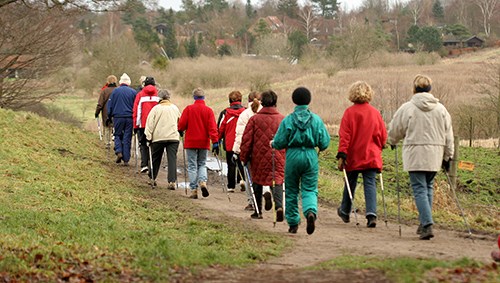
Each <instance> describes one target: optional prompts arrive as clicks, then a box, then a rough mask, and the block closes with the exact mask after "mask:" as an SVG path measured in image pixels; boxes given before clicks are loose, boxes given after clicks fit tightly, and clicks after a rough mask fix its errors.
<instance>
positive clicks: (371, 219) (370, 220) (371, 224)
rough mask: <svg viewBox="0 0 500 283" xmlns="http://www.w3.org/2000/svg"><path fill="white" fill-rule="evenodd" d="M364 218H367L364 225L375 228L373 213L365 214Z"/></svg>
mask: <svg viewBox="0 0 500 283" xmlns="http://www.w3.org/2000/svg"><path fill="white" fill-rule="evenodd" d="M366 219H367V222H366V227H368V228H375V227H377V216H375V215H367V216H366Z"/></svg>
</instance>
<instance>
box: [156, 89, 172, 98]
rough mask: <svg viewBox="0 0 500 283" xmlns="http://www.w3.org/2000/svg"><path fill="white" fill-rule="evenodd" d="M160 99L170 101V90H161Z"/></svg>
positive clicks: (159, 92)
mask: <svg viewBox="0 0 500 283" xmlns="http://www.w3.org/2000/svg"><path fill="white" fill-rule="evenodd" d="M158 97H159V98H160V99H161V100H170V93H169V92H168V90H166V89H160V90H159V91H158Z"/></svg>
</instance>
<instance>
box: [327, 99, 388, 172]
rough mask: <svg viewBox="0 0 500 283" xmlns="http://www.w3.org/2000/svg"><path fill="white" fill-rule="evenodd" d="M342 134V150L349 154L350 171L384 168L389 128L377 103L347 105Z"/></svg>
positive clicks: (340, 147)
mask: <svg viewBox="0 0 500 283" xmlns="http://www.w3.org/2000/svg"><path fill="white" fill-rule="evenodd" d="M339 137H340V141H339V149H338V152H339V153H345V154H346V155H347V165H346V166H345V169H346V171H355V170H365V169H378V170H382V149H383V147H384V145H385V143H386V141H387V131H386V129H385V124H384V121H383V120H382V116H381V115H380V112H379V111H378V110H377V109H375V107H373V106H371V105H370V104H369V103H362V104H354V105H352V106H351V107H349V108H347V109H346V110H345V112H344V115H343V116H342V121H341V123H340V130H339ZM337 156H338V155H337Z"/></svg>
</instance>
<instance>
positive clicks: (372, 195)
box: [340, 169, 377, 216]
mask: <svg viewBox="0 0 500 283" xmlns="http://www.w3.org/2000/svg"><path fill="white" fill-rule="evenodd" d="M359 173H361V175H363V188H364V191H365V205H366V216H368V215H373V216H377V185H376V183H375V182H376V178H377V170H376V169H367V170H362V171H350V172H347V179H348V180H349V186H350V188H351V193H352V198H353V199H354V193H355V192H356V185H357V184H358V175H359ZM351 210H352V203H351V198H350V197H349V192H348V191H347V186H346V185H344V193H343V195H342V204H341V205H340V212H342V213H343V214H345V215H349V214H350V213H351Z"/></svg>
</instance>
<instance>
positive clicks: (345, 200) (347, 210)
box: [339, 171, 359, 222]
mask: <svg viewBox="0 0 500 283" xmlns="http://www.w3.org/2000/svg"><path fill="white" fill-rule="evenodd" d="M358 174H359V171H349V172H347V180H349V187H350V189H351V194H352V197H353V199H354V193H355V192H356V186H357V185H358ZM344 183H345V182H344ZM351 210H352V202H351V197H350V195H349V191H348V188H347V185H346V184H344V192H343V193H342V203H341V204H340V208H339V212H340V213H341V214H342V215H343V216H346V217H347V218H349V216H350V215H351ZM344 222H345V221H344Z"/></svg>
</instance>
